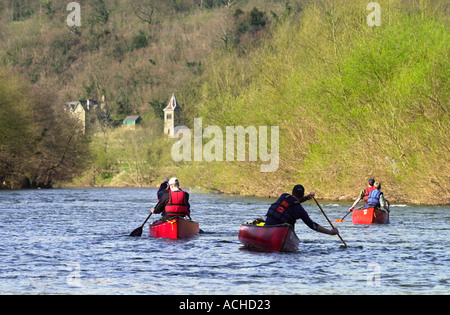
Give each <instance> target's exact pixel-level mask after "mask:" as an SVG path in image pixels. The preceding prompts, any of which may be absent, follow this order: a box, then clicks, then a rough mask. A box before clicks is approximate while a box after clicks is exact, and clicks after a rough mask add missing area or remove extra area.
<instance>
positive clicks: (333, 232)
mask: <svg viewBox="0 0 450 315" xmlns="http://www.w3.org/2000/svg"><path fill="white" fill-rule="evenodd" d="M316 231H317V232H320V233H323V234H328V235H337V234H339V230H338V229H336V228H334V229H330V230H329V229H326V228H324V227H323V226H321V225H320V224H318V225H317V230H316Z"/></svg>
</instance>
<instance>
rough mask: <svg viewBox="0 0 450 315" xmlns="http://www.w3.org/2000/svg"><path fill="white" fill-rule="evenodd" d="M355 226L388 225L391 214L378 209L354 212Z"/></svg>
mask: <svg viewBox="0 0 450 315" xmlns="http://www.w3.org/2000/svg"><path fill="white" fill-rule="evenodd" d="M352 220H353V224H386V223H389V213H386V212H384V211H381V210H379V209H376V208H368V209H358V210H353V217H352Z"/></svg>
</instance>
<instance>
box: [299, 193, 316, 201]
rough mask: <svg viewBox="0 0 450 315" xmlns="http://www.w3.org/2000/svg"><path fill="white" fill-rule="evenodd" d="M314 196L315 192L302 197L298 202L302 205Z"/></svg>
mask: <svg viewBox="0 0 450 315" xmlns="http://www.w3.org/2000/svg"><path fill="white" fill-rule="evenodd" d="M315 195H316V194H315V192H310V193H309V195H307V196H304V197H303V198H302V199H300V200H299V201H298V202H300V203H304V202H305V201H308V200H311V199H313V198H314V196H315Z"/></svg>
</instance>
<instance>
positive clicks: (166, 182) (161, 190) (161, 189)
mask: <svg viewBox="0 0 450 315" xmlns="http://www.w3.org/2000/svg"><path fill="white" fill-rule="evenodd" d="M167 186H169V178H167V177H166V178H164V182H162V183H161V185H160V186H159V189H158V192H157V193H156V195H157V196H158V201H160V200H161V197H162V196H163V195H164V193H165V192H166V190H167Z"/></svg>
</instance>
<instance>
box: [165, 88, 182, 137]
mask: <svg viewBox="0 0 450 315" xmlns="http://www.w3.org/2000/svg"><path fill="white" fill-rule="evenodd" d="M179 108H180V106H179V105H178V102H177V98H176V97H175V93H173V94H172V98H171V99H170V101H169V105H167V107H166V108H164V134H165V135H166V136H168V137H171V138H173V137H175V115H176V112H177V111H178V109H179Z"/></svg>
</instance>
